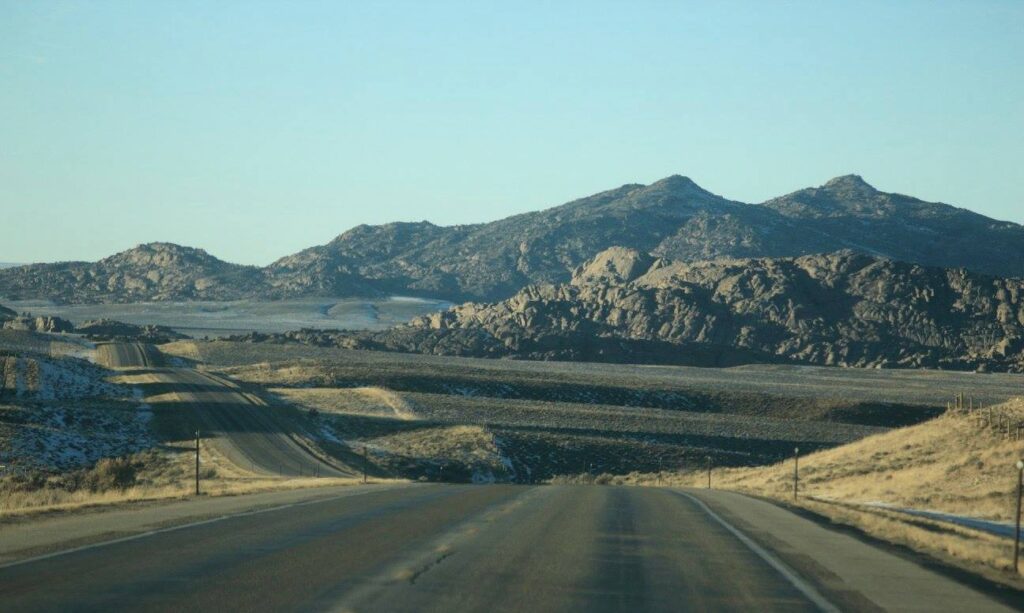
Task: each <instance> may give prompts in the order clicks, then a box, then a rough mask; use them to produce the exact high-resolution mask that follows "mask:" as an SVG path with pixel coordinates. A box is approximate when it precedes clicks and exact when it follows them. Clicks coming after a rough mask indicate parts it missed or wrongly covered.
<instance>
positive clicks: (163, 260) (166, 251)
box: [99, 242, 221, 267]
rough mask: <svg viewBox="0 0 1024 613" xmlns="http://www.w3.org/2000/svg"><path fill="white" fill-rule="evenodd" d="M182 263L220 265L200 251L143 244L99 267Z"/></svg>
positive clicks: (191, 248)
mask: <svg viewBox="0 0 1024 613" xmlns="http://www.w3.org/2000/svg"><path fill="white" fill-rule="evenodd" d="M182 263H213V264H217V263H221V261H220V260H218V259H217V258H215V257H213V256H212V255H210V254H209V253H207V252H206V251H204V250H202V249H196V248H195V247H185V246H183V245H177V244H175V243H161V242H154V243H143V244H141V245H137V246H135V247H132V248H131V249H128V250H126V251H122V252H120V253H117V254H114V255H112V256H110V257H108V258H105V259H103V260H100V262H99V264H101V265H113V266H124V265H133V266H157V267H160V266H171V265H176V264H182Z"/></svg>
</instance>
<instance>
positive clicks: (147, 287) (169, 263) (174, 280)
mask: <svg viewBox="0 0 1024 613" xmlns="http://www.w3.org/2000/svg"><path fill="white" fill-rule="evenodd" d="M265 287H266V286H265V282H264V278H263V273H262V272H261V270H260V269H259V268H256V267H254V266H241V265H238V264H229V263H228V262H224V261H222V260H219V259H217V258H215V257H213V256H212V255H210V254H208V253H207V252H205V251H203V250H202V249H193V248H191V247H181V246H179V245H174V244H171V243H149V244H146V245H139V246H138V247H135V248H134V249H129V250H128V251H123V252H121V253H118V254H116V255H112V256H110V257H108V258H105V259H102V260H100V261H98V262H92V263H90V262H60V263H56V264H31V265H28V266H18V267H14V268H8V269H4V270H0V296H3V297H4V298H7V299H9V300H22V299H33V298H46V299H49V300H54V301H57V302H65V303H88V302H144V301H162V300H234V299H239V298H244V297H249V296H253V295H258V294H259V293H260V292H262V291H263V290H264V288H265Z"/></svg>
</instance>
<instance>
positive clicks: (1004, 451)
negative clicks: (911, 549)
mask: <svg viewBox="0 0 1024 613" xmlns="http://www.w3.org/2000/svg"><path fill="white" fill-rule="evenodd" d="M991 410H992V412H993V415H994V416H995V417H996V421H1002V420H1005V419H1009V420H1010V421H1011V422H1012V423H1017V422H1020V421H1024V400H1020V399H1017V400H1012V401H1010V402H1008V403H1005V404H1002V405H999V406H997V407H994V408H993V409H991ZM1021 454H1022V443H1021V442H1019V441H1014V440H1011V439H1010V438H1007V437H1006V435H1005V431H997V430H996V429H994V428H987V427H983V426H981V425H979V421H978V416H977V415H974V416H968V415H965V414H955V413H951V414H947V415H944V416H942V417H939V418H936V419H934V420H931V421H928V422H925V423H923V424H920V425H917V426H912V427H907V428H900V429H897V430H892V431H890V432H887V433H884V434H878V435H874V436H869V437H867V438H864V439H861V440H859V441H856V442H853V443H850V444H847V445H843V446H840V447H836V448H833V449H829V450H827V451H821V452H818V453H814V454H811V455H808V456H806V457H802V458H801V459H800V482H801V489H800V491H801V494H802V495H804V496H814V497H817V498H821V499H826V500H832V501H839V502H845V503H873V502H882V503H886V504H892V505H896V506H901V507H910V508H917V509H928V510H935V511H942V512H946V513H955V514H960V515H970V516H972V517H981V518H985V519H990V520H1002V521H1006V520H1010V519H1011V518H1012V514H1013V513H1014V511H1015V508H1014V501H1015V498H1014V496H1015V495H1016V489H1015V479H1016V473H1017V471H1016V469H1015V468H1014V463H1015V462H1016V461H1017V460H1018V459H1020V458H1021ZM699 479H700V478H699V477H698V481H699ZM792 479H793V462H792V460H788V461H786V462H782V463H779V464H775V465H773V466H768V467H763V468H747V469H729V470H722V471H718V472H717V473H716V475H715V482H716V483H718V484H720V485H722V486H725V487H729V488H734V489H740V490H745V491H751V492H756V493H758V494H762V495H767V496H783V497H785V496H789V495H791V492H792Z"/></svg>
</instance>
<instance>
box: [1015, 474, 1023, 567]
mask: <svg viewBox="0 0 1024 613" xmlns="http://www.w3.org/2000/svg"><path fill="white" fill-rule="evenodd" d="M1022 484H1024V461H1022V460H1017V514H1016V515H1015V516H1014V521H1016V523H1017V529H1016V530H1014V531H1013V570H1014V572H1019V569H1020V494H1021V491H1020V490H1021V485H1022Z"/></svg>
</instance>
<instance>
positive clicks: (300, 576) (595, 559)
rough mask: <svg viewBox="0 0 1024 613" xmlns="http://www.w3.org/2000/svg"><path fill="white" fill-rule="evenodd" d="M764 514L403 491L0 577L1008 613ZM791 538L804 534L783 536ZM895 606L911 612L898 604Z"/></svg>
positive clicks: (186, 593) (159, 606) (442, 596)
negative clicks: (823, 542)
mask: <svg viewBox="0 0 1024 613" xmlns="http://www.w3.org/2000/svg"><path fill="white" fill-rule="evenodd" d="M695 496H696V497H699V498H696V497H695ZM759 504H766V503H760V502H759V501H753V500H751V499H749V498H745V497H741V496H735V497H728V496H725V497H716V496H715V495H706V494H704V493H702V492H679V491H673V490H669V489H660V488H630V487H601V486H540V487H529V486H510V485H494V486H469V485H448V486H444V485H424V486H417V487H407V488H400V489H392V490H386V491H379V492H371V493H365V494H361V495H358V496H349V497H344V498H329V499H325V500H319V501H312V502H310V503H307V504H303V505H302V506H295V507H284V508H280V509H272V510H268V511H264V512H260V513H250V514H241V515H237V516H232V517H229V518H227V519H223V520H218V521H216V522H214V523H197V524H195V525H191V526H185V527H181V528H179V529H175V530H171V531H167V532H159V533H156V534H152V535H150V536H145V537H141V538H135V539H133V540H127V541H120V542H115V543H112V544H109V545H105V546H104V545H101V546H94V547H90V548H86V549H79V550H77V551H73V552H70V553H67V554H65V555H57V556H54V557H49V558H45V559H39V560H35V561H32V560H29V561H26V562H22V563H17V564H15V565H9V566H6V567H0V608H2V609H3V610H5V611H33V610H68V609H74V610H95V611H99V610H167V611H171V610H173V611H180V610H248V611H252V610H256V611H263V610H267V611H269V610H338V611H524V610H526V611H599V612H600V611H679V610H694V611H815V610H829V611H832V610H842V611H847V610H848V611H877V610H879V609H889V610H891V609H894V608H897V609H900V610H908V611H915V610H917V611H944V610H956V611H967V610H969V611H972V612H973V611H1005V610H1010V609H1009V608H1008V607H1006V606H1004V605H1002V604H1000V603H999V602H997V601H995V600H992V599H991V598H990V597H988V596H986V595H984V594H981V593H979V592H976V591H974V590H972V589H971V588H968V587H966V586H964V585H961V584H959V583H956V582H954V581H952V580H950V579H948V578H946V577H945V576H942V575H939V574H937V573H935V572H934V571H930V570H927V569H924V568H922V567H920V566H918V565H916V564H914V563H912V562H909V561H907V560H904V559H902V558H898V557H896V556H893V555H892V554H890V553H886V552H883V551H881V550H879V549H876V548H873V547H871V546H869V545H866V544H864V543H861V542H860V541H856V540H852V538H851V537H848V536H845V535H841V534H838V533H835V532H834V531H831V530H828V529H825V528H823V527H821V526H818V525H817V524H814V523H813V522H810V521H808V520H806V519H803V518H800V517H797V516H795V515H793V514H791V513H789V512H788V511H785V510H783V509H779V508H778V507H774V505H770V506H771V508H772V509H775V511H772V512H767V511H765V510H764V509H762V508H761V507H760V506H758V505H759ZM747 511H749V513H747ZM776 512H777V513H778V515H776ZM744 514H746V516H745V515H744ZM716 517H717V519H716ZM748 519H749V520H751V521H753V522H755V523H753V524H748V522H747V520H748ZM734 521H735V522H738V524H734V523H733V522H734ZM789 524H792V525H789ZM736 525H740V526H743V527H744V529H745V531H741V530H738V529H737V528H736ZM790 529H793V530H796V532H795V533H794V534H797V535H803V536H792V535H791V536H780V535H783V534H785V533H786V530H790ZM819 532H823V533H824V534H825V536H823V535H822V534H819ZM751 535H752V536H751ZM829 535H831V536H829ZM826 536H827V537H828V538H833V537H834V538H835V539H836V540H834V541H830V542H829V543H828V546H829V547H831V548H832V550H831V551H824V552H814V551H805V550H802V549H801V548H802V547H804V545H805V544H806V543H816V542H817V541H816V539H821V538H825V537H826ZM782 539H787V540H782ZM748 541H750V542H748ZM755 541H756V542H755ZM804 541H806V543H805V542H804ZM758 543H760V544H758ZM758 549H761V551H760V552H759V551H758ZM791 549H792V550H797V551H798V554H799V555H795V556H791V554H792V553H793V552H792V551H790V550H791ZM780 552H781V553H780ZM830 558H840V559H847V561H848V562H849V563H850V564H852V565H854V567H855V570H856V572H853V573H850V572H847V570H844V568H843V567H842V565H840V566H837V567H834V568H833V567H829V568H827V569H824V570H822V569H818V570H815V569H814V567H813V564H812V562H813V563H814V564H817V563H819V562H820V563H822V564H828V563H829V562H828V559H830ZM791 560H792V561H795V562H796V563H795V565H794V564H790V561H791ZM844 563H845V562H844ZM833 571H834V572H833ZM894 588H896V589H898V593H896V592H894V591H893V590H894ZM894 597H896V598H899V600H898V601H895V602H897V605H902V606H896V607H894V606H893V605H892V603H893V602H894V601H893V600H891V599H892V598H894Z"/></svg>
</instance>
